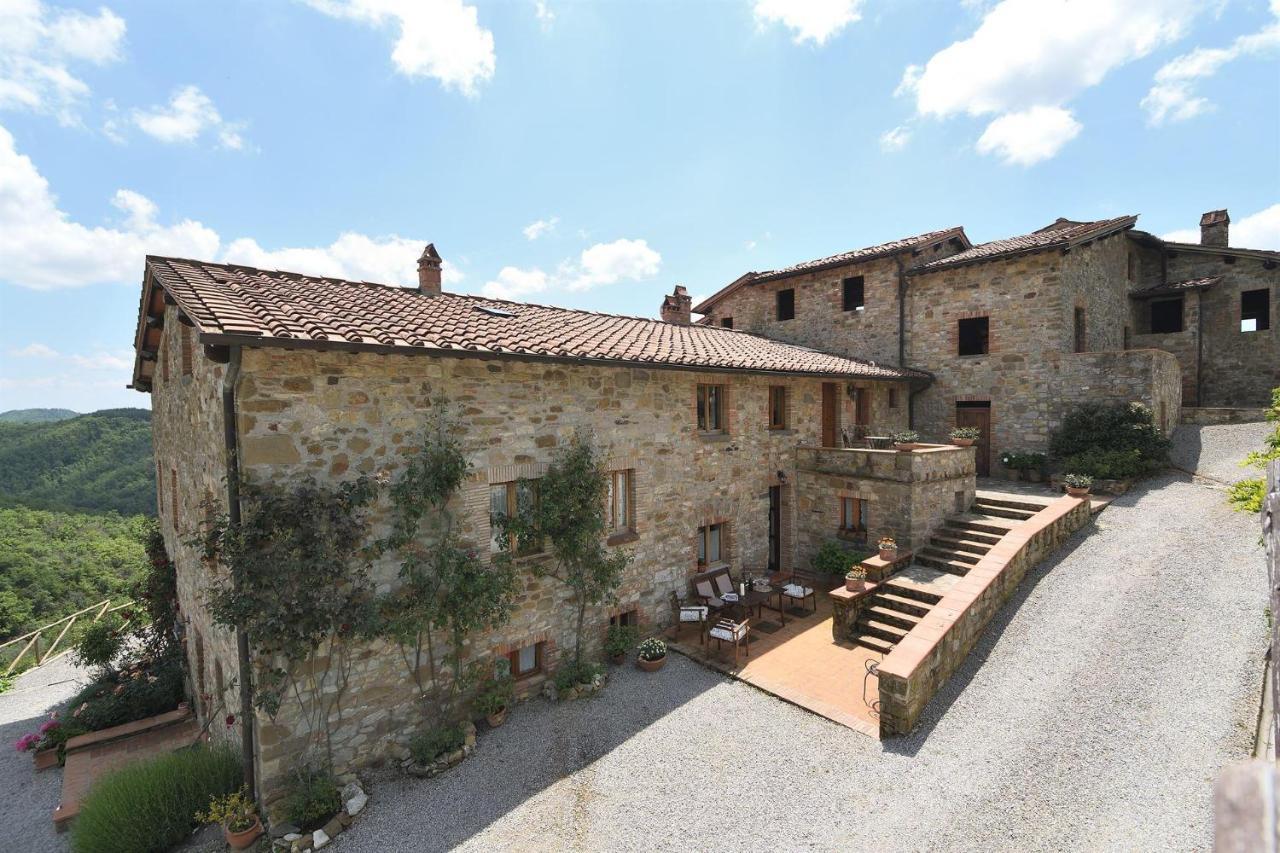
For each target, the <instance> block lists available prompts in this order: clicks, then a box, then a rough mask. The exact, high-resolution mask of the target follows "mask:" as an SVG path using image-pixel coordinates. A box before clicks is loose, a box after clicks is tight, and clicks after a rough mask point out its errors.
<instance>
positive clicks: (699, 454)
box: [133, 211, 1280, 796]
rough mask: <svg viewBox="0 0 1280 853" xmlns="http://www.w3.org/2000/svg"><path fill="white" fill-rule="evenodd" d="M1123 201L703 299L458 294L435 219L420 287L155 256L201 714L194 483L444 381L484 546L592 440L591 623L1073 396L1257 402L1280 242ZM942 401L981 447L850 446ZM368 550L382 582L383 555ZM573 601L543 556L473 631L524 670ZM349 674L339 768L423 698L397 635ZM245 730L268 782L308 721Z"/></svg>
mask: <svg viewBox="0 0 1280 853" xmlns="http://www.w3.org/2000/svg"><path fill="white" fill-rule="evenodd" d="M1135 221H1136V220H1135V217H1121V218H1118V219H1112V220H1105V221H1101V222H1088V223H1082V222H1070V221H1066V220H1058V221H1057V222H1055V223H1054V224H1053V225H1050V226H1048V227H1047V228H1045V229H1041V230H1040V231H1036V232H1033V233H1032V234H1028V235H1025V236H1023V237H1017V238H1012V239H1008V240H998V241H995V242H994V243H987V244H982V245H978V246H974V245H973V244H971V243H970V241H969V240H968V238H967V237H966V236H965V233H964V231H963V229H961V228H952V229H948V230H945V231H935V232H931V233H928V234H922V235H920V236H917V237H913V238H909V239H906V240H899V241H895V242H892V243H887V244H883V245H880V246H875V247H872V248H868V249H862V250H858V251H854V252H848V253H845V254H842V255H836V256H832V257H830V258H824V259H821V260H818V261H810V262H807V263H803V264H798V265H796V266H794V267H789V268H787V269H783V270H777V271H773V272H767V273H748V274H746V275H744V276H742V277H741V278H739V279H738V280H737V281H735V282H733V283H732V284H730V285H729V286H727V287H726V288H724V289H723V290H721V291H720V292H719V293H717V294H715V295H714V296H712V297H711V298H710V299H708V300H706V301H705V302H704V303H702V304H701V305H699V306H697V309H696V310H697V311H698V312H699V313H704V314H705V318H704V320H702V321H701V322H699V323H693V322H691V319H692V317H691V309H692V308H693V306H692V305H691V300H690V298H689V296H688V294H687V292H686V291H685V289H684V288H683V287H676V289H675V291H674V292H673V293H672V294H671V295H669V296H667V297H666V298H665V299H664V301H663V304H662V306H661V316H662V319H661V320H653V319H643V318H636V317H623V316H615V315H607V314H599V313H592V312H586V311H575V310H568V309H562V308H554V307H546V306H540V305H531V304H522V303H513V302H506V301H500V300H493V299H486V298H482V297H477V296H467V295H459V294H450V293H444V292H442V291H441V258H440V256H439V254H437V252H436V251H435V248H434V247H433V246H428V247H427V249H426V251H424V253H423V255H422V257H421V258H420V259H419V261H418V272H419V276H418V278H419V286H418V287H417V288H416V289H415V288H401V287H394V286H387V285H380V284H372V283H368V282H352V281H344V280H338V279H333V278H323V277H315V276H306V275H301V274H296V273H289V272H279V271H268V270H260V269H254V268H249V267H244V266H235V265H227V264H216V263H207V262H202V261H194V260H184V259H177V258H165V257H148V258H147V259H146V269H145V275H144V280H143V284H142V296H141V303H140V310H139V320H138V326H137V331H136V338H135V349H136V356H137V359H136V362H135V368H134V375H133V387H135V388H137V389H138V390H140V391H144V392H148V393H150V394H151V395H152V408H153V420H152V422H153V428H154V447H155V459H156V479H157V488H158V496H159V501H158V507H159V515H160V521H161V528H162V531H163V533H164V536H165V540H166V544H167V546H168V549H169V553H170V554H171V555H172V557H173V559H174V562H175V564H176V566H177V570H178V583H179V599H180V605H181V609H182V611H183V613H184V617H185V625H186V631H187V635H186V637H187V651H188V656H189V662H190V665H191V671H192V673H193V679H194V680H195V681H196V684H195V692H196V694H197V696H198V699H199V701H198V705H199V708H198V710H199V712H200V714H201V715H202V717H204V718H207V717H208V716H210V715H213V714H217V713H220V711H219V709H237V708H238V707H239V701H238V698H237V697H238V688H237V687H236V684H237V681H238V679H240V663H239V660H240V659H239V657H238V652H237V638H236V637H235V636H234V635H233V634H232V633H230V632H227V631H224V630H221V629H219V628H218V627H217V626H215V625H214V624H213V622H212V619H211V617H210V615H209V613H208V611H207V609H206V606H205V603H204V591H205V590H206V589H207V587H208V586H209V584H210V583H211V582H212V581H213V580H214V579H215V578H216V577H217V574H218V572H219V567H218V566H217V565H214V564H211V562H210V561H208V560H207V559H206V558H205V555H204V553H203V552H202V550H201V549H200V548H198V547H197V546H196V545H195V544H194V538H195V537H196V536H197V534H198V533H199V532H200V530H201V526H202V524H204V523H205V522H206V520H207V518H208V516H207V513H208V511H209V510H208V507H210V506H213V507H218V506H221V507H223V508H224V509H225V508H226V507H227V506H228V505H229V502H230V500H231V497H230V494H229V485H228V484H229V482H235V481H237V478H241V477H243V478H245V479H248V480H252V481H259V482H261V481H274V482H284V483H288V482H293V481H299V480H301V479H303V478H305V477H314V478H317V479H319V480H323V481H330V482H337V481H342V480H345V479H350V478H354V477H356V476H358V475H360V474H379V473H387V474H391V475H394V474H395V472H396V471H397V470H398V468H399V467H400V466H401V465H402V464H403V460H404V451H405V450H406V449H407V448H409V447H412V446H414V443H415V441H416V440H417V439H418V437H419V434H420V431H421V428H422V422H421V419H422V412H423V411H424V410H425V409H426V408H427V407H428V403H429V400H430V399H431V398H432V397H434V396H436V395H439V394H442V393H443V394H444V395H446V396H447V397H448V398H450V399H451V400H452V401H454V402H455V403H457V404H459V405H460V406H461V407H462V411H463V413H464V415H463V416H464V418H465V428H466V438H465V441H466V450H467V452H468V455H469V457H470V459H471V461H472V463H473V472H472V476H471V478H470V480H469V481H468V482H467V484H466V486H465V488H464V490H463V494H462V495H461V496H460V497H459V498H458V499H457V504H458V505H457V507H456V511H455V516H456V518H457V519H458V520H459V524H460V529H461V532H462V535H463V536H464V538H465V539H467V540H468V541H470V542H472V543H473V544H474V545H475V546H476V547H477V548H487V549H492V550H496V547H497V545H496V543H495V541H494V537H495V535H496V533H495V526H494V525H493V523H492V519H493V517H494V516H493V513H495V512H496V513H501V512H503V511H509V508H510V507H512V506H513V505H514V504H516V503H518V502H519V501H521V500H524V499H526V497H525V494H526V493H525V492H523V491H522V490H521V489H520V488H519V487H518V485H517V484H518V483H520V482H521V481H525V480H531V479H534V480H536V478H537V477H538V476H539V475H540V474H541V473H542V472H543V471H544V470H545V469H546V466H547V464H548V462H549V460H550V458H551V455H552V454H553V452H554V451H555V449H556V448H557V447H559V446H561V445H562V444H564V443H565V442H567V441H568V440H569V439H570V438H571V437H572V435H573V434H574V433H575V431H576V430H579V429H586V430H589V431H590V432H591V433H592V434H593V435H594V437H595V440H596V442H597V444H598V445H599V446H600V447H601V448H602V450H603V452H604V453H605V454H606V455H607V459H608V465H607V467H608V469H609V472H610V478H611V494H612V495H613V496H614V497H613V499H612V500H611V502H610V507H609V520H610V526H611V529H612V535H611V536H610V538H609V540H608V544H609V547H614V548H623V549H629V550H630V551H631V552H632V555H633V561H632V563H631V566H630V568H629V570H628V574H627V576H626V578H625V579H624V582H623V585H622V588H621V589H620V591H619V596H618V603H617V605H616V606H614V607H612V608H609V609H605V608H600V612H598V613H594V614H592V617H591V618H592V619H593V620H594V621H595V623H596V624H598V625H599V626H600V635H601V636H600V637H597V639H596V640H594V645H595V646H596V647H598V644H599V641H600V639H601V638H602V635H603V630H604V626H606V625H607V624H608V623H609V622H610V620H615V621H621V622H624V623H629V622H638V623H645V624H653V625H666V624H669V623H670V621H671V620H672V618H673V616H672V609H671V597H672V593H676V594H679V595H685V594H686V593H687V592H688V590H689V580H690V578H691V577H692V576H693V575H694V574H696V573H698V572H700V571H704V570H707V569H709V568H713V567H716V566H719V565H732V566H733V567H734V569H735V571H737V570H740V569H742V568H744V567H746V568H748V569H752V570H755V571H757V572H765V571H769V570H786V569H789V568H792V567H794V566H804V565H807V564H808V561H809V559H810V558H811V557H812V555H813V554H814V553H815V552H816V550H817V548H818V547H819V545H821V544H822V543H823V542H825V541H828V540H830V539H833V538H837V539H847V540H855V541H867V540H871V541H874V540H875V539H876V538H877V537H879V536H884V535H888V536H894V537H895V538H897V539H898V541H899V542H900V543H901V544H903V545H905V546H906V547H908V548H910V547H915V546H917V545H920V544H923V543H925V542H926V541H927V539H928V537H929V534H930V532H931V531H932V530H933V529H934V528H935V527H936V526H937V525H938V524H939V523H940V522H941V521H942V519H943V518H944V517H945V516H947V515H948V514H949V513H953V512H956V511H957V510H963V509H964V508H966V507H968V506H969V505H970V504H971V503H972V502H973V500H974V490H975V479H974V478H975V473H976V474H985V473H987V472H988V471H989V470H990V471H992V472H993V473H999V471H998V468H997V466H996V465H994V463H993V460H994V458H995V456H994V455H995V454H998V453H999V452H1000V451H1001V450H1002V449H1005V448H1018V449H1024V448H1026V449H1034V448H1040V447H1043V446H1044V445H1045V442H1046V441H1047V439H1048V435H1049V432H1050V430H1051V429H1052V428H1053V426H1054V424H1055V423H1056V422H1057V421H1058V419H1059V418H1060V417H1061V416H1062V414H1063V412H1064V411H1065V410H1066V408H1067V407H1069V406H1070V405H1072V404H1073V403H1075V402H1078V401H1082V400H1086V399H1090V400H1092V399H1104V400H1121V401H1129V400H1141V401H1143V402H1145V403H1147V404H1148V405H1150V406H1151V407H1152V408H1153V409H1154V410H1155V411H1157V412H1158V413H1159V418H1160V423H1161V424H1162V426H1164V428H1166V429H1171V428H1172V427H1173V426H1174V424H1176V423H1177V420H1178V417H1179V410H1180V406H1181V405H1182V404H1183V403H1184V402H1188V403H1195V404H1198V405H1202V406H1248V405H1257V404H1260V403H1261V401H1262V399H1263V397H1264V396H1265V391H1266V389H1269V388H1270V387H1273V386H1275V385H1278V384H1280V338H1278V337H1277V331H1276V329H1275V328H1274V327H1273V326H1272V325H1271V319H1272V317H1273V315H1274V314H1275V313H1276V311H1277V307H1278V306H1277V304H1276V300H1277V298H1278V297H1277V293H1280V286H1277V285H1280V273H1278V272H1277V263H1278V262H1280V253H1275V252H1262V251H1253V250H1246V249H1235V248H1231V247H1229V246H1228V245H1227V244H1226V223H1227V218H1226V214H1225V212H1221V211H1220V212H1216V213H1214V214H1206V218H1205V222H1204V225H1203V227H1204V229H1205V240H1204V241H1203V242H1202V243H1201V244H1199V245H1190V244H1181V243H1170V242H1167V241H1162V240H1160V239H1159V238H1157V237H1155V236H1152V235H1150V234H1144V233H1142V232H1138V231H1135V230H1134V224H1135ZM1259 293H1261V296H1259ZM957 423H958V424H976V425H979V426H981V427H983V429H984V442H983V445H982V446H980V447H979V448H960V447H952V446H942V445H938V446H930V447H926V448H924V449H923V450H922V451H919V452H915V453H910V454H905V453H904V454H895V453H894V452H893V451H879V450H864V451H860V452H859V453H851V452H849V451H845V450H843V449H842V448H843V446H844V444H845V443H846V441H847V440H848V439H849V438H850V437H853V436H857V435H858V434H859V433H863V434H865V433H867V432H869V431H876V432H881V431H883V432H887V431H892V430H900V429H905V428H907V427H908V426H909V425H911V426H914V427H915V428H916V429H918V430H919V431H920V432H922V433H923V434H924V435H925V438H926V440H939V439H941V438H943V437H945V435H946V432H947V430H949V429H950V428H951V427H952V426H953V425H955V424H957ZM988 437H989V441H988V440H986V439H987V438H988ZM386 511H387V507H385V506H381V507H376V508H375V510H374V522H375V524H377V523H380V522H381V521H385V513H386ZM380 513H381V514H382V515H380ZM544 558H545V556H544V555H538V554H534V555H531V556H528V557H526V558H524V559H527V560H531V561H532V560H539V559H544ZM374 568H375V577H374V579H375V581H376V582H378V583H379V584H381V585H382V586H383V587H386V586H389V585H391V584H393V583H394V582H395V579H396V567H395V566H393V565H390V564H386V565H383V564H376V565H375V567H374ZM572 610H573V608H572V607H571V606H570V605H569V603H568V599H567V597H566V594H565V593H564V592H563V591H562V590H561V588H560V587H557V586H553V585H551V584H549V583H548V582H546V581H539V580H537V579H536V578H534V577H533V576H532V574H531V573H530V574H529V575H528V576H527V577H526V578H525V579H524V589H523V594H522V596H521V599H520V605H519V607H518V609H517V611H516V613H515V614H514V616H513V618H512V619H511V621H510V622H509V623H508V624H507V625H506V626H505V627H504V628H502V629H501V630H500V631H498V632H495V633H494V634H493V635H491V636H488V637H484V638H481V639H479V640H478V641H477V642H476V643H475V655H476V656H477V657H484V656H486V655H492V656H506V657H508V658H509V659H510V661H511V662H512V664H513V667H514V672H515V673H516V674H517V675H518V676H519V677H520V682H519V683H520V685H521V689H522V691H523V692H526V693H528V692H532V691H535V690H537V689H538V688H539V685H540V684H541V682H542V681H543V680H544V679H546V678H547V676H548V675H549V674H550V673H551V672H553V670H554V668H555V666H556V663H557V661H558V660H559V657H560V652H559V649H560V648H562V647H564V646H565V645H566V644H567V643H570V642H571V638H572V636H573V624H572V621H573V620H572ZM351 678H352V682H351V685H350V695H351V697H352V699H351V703H350V706H349V707H348V708H347V709H346V713H345V715H344V718H343V724H342V728H341V730H340V731H337V732H334V733H333V739H334V745H335V752H334V757H335V763H336V765H337V768H336V769H338V770H339V771H342V770H346V769H351V768H354V767H356V766H359V765H362V764H366V763H369V762H372V761H376V760H379V759H380V758H383V757H385V756H386V755H388V754H393V753H394V752H395V750H396V749H402V748H403V744H404V742H405V740H407V738H408V736H409V735H410V734H411V733H412V732H413V730H414V729H415V728H416V727H418V726H420V725H421V724H422V722H423V721H422V720H421V719H420V716H419V715H420V714H421V710H420V708H419V707H418V706H417V705H416V704H415V702H414V698H413V694H412V691H409V690H406V689H404V683H403V682H404V679H405V673H404V669H403V665H402V663H401V662H400V660H399V659H398V657H397V655H396V653H395V652H394V651H392V650H391V649H390V648H370V649H369V650H368V653H367V655H366V656H364V657H363V658H362V661H361V663H360V665H359V666H358V667H357V668H356V670H355V671H354V672H353V674H352V676H351ZM241 725H249V726H251V730H252V732H253V738H254V744H255V751H256V761H257V777H258V779H259V780H260V784H262V785H263V786H264V792H265V793H267V794H268V796H269V794H270V791H271V789H272V786H273V785H275V784H276V783H278V782H279V781H280V780H281V779H283V778H284V776H285V774H286V773H287V771H288V769H289V766H290V763H291V761H293V760H294V758H295V757H296V756H297V755H298V754H299V753H301V752H302V751H303V749H304V748H305V746H306V743H305V740H304V738H303V735H302V734H301V724H300V722H299V720H298V719H296V718H291V717H289V715H288V714H283V713H282V715H281V716H279V717H277V718H276V719H275V720H274V721H273V720H270V719H268V718H266V717H262V716H260V717H258V718H257V719H253V720H241V721H239V722H238V723H237V726H241Z"/></svg>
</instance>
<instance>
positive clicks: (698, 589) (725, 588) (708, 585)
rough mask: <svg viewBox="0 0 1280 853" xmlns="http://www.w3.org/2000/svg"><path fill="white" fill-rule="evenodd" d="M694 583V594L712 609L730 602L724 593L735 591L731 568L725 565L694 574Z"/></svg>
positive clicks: (717, 608) (718, 608)
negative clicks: (730, 573) (725, 598)
mask: <svg viewBox="0 0 1280 853" xmlns="http://www.w3.org/2000/svg"><path fill="white" fill-rule="evenodd" d="M692 585H693V594H694V596H695V597H696V598H697V599H698V600H700V601H701V602H702V603H703V604H705V605H707V606H708V607H710V608H711V609H712V610H720V609H721V608H723V607H725V606H726V605H727V604H728V602H726V601H725V600H724V594H725V593H726V592H733V579H732V578H731V577H729V569H728V568H726V567H723V566H722V567H720V568H718V569H712V570H711V571H709V572H703V573H701V574H697V575H694V576H693V580H692Z"/></svg>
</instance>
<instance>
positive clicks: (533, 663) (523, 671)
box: [509, 643, 544, 678]
mask: <svg viewBox="0 0 1280 853" xmlns="http://www.w3.org/2000/svg"><path fill="white" fill-rule="evenodd" d="M543 646H544V644H543V643H534V644H533V645H531V646H522V647H521V648H518V649H516V650H515V651H514V652H512V653H511V654H510V655H509V657H510V658H511V674H512V675H513V676H515V677H516V678H528V677H529V676H531V675H537V674H538V673H540V672H542V651H543Z"/></svg>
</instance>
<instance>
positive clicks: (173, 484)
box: [169, 468, 182, 531]
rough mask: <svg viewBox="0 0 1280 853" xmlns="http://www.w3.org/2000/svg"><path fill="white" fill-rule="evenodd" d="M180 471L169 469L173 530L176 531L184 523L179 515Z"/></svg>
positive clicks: (170, 508) (170, 509)
mask: <svg viewBox="0 0 1280 853" xmlns="http://www.w3.org/2000/svg"><path fill="white" fill-rule="evenodd" d="M178 507H179V504H178V471H177V469H176V468H170V469H169V511H170V513H171V514H172V515H173V529H174V530H175V531H176V530H177V529H178V528H179V526H180V525H181V523H182V519H181V518H180V517H179V513H178Z"/></svg>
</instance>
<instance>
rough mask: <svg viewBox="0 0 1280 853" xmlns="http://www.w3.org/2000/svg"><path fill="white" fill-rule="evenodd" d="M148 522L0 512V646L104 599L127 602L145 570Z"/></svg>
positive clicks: (18, 509) (22, 510)
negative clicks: (126, 596)
mask: <svg viewBox="0 0 1280 853" xmlns="http://www.w3.org/2000/svg"><path fill="white" fill-rule="evenodd" d="M151 523H152V522H151V520H150V519H148V518H146V517H145V516H141V515H135V516H132V517H127V518H126V517H122V516H120V515H117V514H116V513H106V514H100V515H90V514H84V513H67V512H53V511H49V510H38V509H29V508H26V507H9V508H0V640H4V639H7V638H8V637H10V636H13V635H15V634H20V633H22V632H23V631H24V630H27V629H31V628H36V627H39V626H40V625H43V624H45V623H47V622H52V621H54V620H55V619H58V618H60V617H62V616H66V615H67V614H69V613H74V612H75V611H77V610H80V609H81V608H84V607H87V606H89V605H90V604H93V603H94V602H97V601H101V600H102V599H104V598H123V597H124V596H125V595H127V593H128V590H129V587H130V586H131V585H132V584H133V583H134V582H135V581H136V580H137V579H138V578H139V577H141V575H142V573H143V570H144V569H145V567H146V551H145V547H144V546H145V544H146V538H147V533H148V531H149V530H150V525H151Z"/></svg>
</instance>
